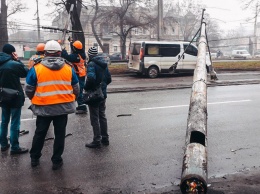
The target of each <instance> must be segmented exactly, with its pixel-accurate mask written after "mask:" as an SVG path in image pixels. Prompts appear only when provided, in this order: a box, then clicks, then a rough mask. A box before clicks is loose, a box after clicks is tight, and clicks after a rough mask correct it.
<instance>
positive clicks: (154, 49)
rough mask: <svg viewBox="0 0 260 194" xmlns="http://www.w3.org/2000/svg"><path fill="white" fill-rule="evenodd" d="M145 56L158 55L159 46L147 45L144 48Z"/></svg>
mask: <svg viewBox="0 0 260 194" xmlns="http://www.w3.org/2000/svg"><path fill="white" fill-rule="evenodd" d="M145 55H155V56H158V55H159V45H158V44H156V45H153V44H147V45H146V46H145Z"/></svg>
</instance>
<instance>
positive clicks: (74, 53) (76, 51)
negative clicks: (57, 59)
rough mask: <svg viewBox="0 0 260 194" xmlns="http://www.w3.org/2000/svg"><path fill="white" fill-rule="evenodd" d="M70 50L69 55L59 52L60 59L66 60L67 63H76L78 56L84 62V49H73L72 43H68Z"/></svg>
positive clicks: (64, 51)
mask: <svg viewBox="0 0 260 194" xmlns="http://www.w3.org/2000/svg"><path fill="white" fill-rule="evenodd" d="M70 48H71V50H72V53H71V54H68V52H67V51H66V50H65V49H63V50H62V51H61V57H63V58H64V59H66V60H67V61H69V62H71V63H78V62H79V61H80V58H79V55H80V56H81V58H82V59H83V60H86V58H87V57H86V54H85V51H84V49H80V50H79V49H74V47H73V46H72V42H71V43H70Z"/></svg>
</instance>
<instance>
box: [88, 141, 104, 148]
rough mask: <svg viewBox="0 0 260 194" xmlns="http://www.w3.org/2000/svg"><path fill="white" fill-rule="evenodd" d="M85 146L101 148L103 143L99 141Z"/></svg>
mask: <svg viewBox="0 0 260 194" xmlns="http://www.w3.org/2000/svg"><path fill="white" fill-rule="evenodd" d="M85 146H86V147H87V148H101V143H100V142H97V141H93V142H91V143H87V144H86V145H85Z"/></svg>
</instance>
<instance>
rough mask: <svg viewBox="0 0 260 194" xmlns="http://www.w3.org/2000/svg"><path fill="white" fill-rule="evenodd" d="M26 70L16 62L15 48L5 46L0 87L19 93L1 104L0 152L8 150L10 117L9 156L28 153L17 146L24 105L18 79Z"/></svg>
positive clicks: (18, 61)
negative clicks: (9, 100) (8, 138)
mask: <svg viewBox="0 0 260 194" xmlns="http://www.w3.org/2000/svg"><path fill="white" fill-rule="evenodd" d="M27 73H28V68H27V67H25V65H24V64H23V63H22V62H21V61H20V60H18V56H17V54H16V51H15V48H14V47H13V46H12V45H11V44H5V45H4V47H3V52H1V53H0V86H1V87H3V88H10V89H14V90H18V91H19V95H17V97H16V98H15V99H14V100H13V101H12V102H11V103H4V102H1V103H0V106H1V108H2V123H1V130H0V143H1V151H2V152H4V151H6V150H8V148H9V147H10V144H9V143H8V140H7V131H8V125H9V121H10V117H11V127H10V143H11V154H23V153H26V152H28V149H26V148H22V147H20V145H19V141H18V139H19V132H20V118H21V111H22V106H23V105H24V101H25V97H24V92H23V88H22V86H21V83H20V78H24V77H26V75H27Z"/></svg>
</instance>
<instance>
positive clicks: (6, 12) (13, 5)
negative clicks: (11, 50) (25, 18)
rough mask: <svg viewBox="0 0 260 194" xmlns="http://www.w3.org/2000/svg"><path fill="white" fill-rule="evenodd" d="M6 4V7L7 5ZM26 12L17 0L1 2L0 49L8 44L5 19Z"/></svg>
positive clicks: (2, 0) (3, 0)
mask: <svg viewBox="0 0 260 194" xmlns="http://www.w3.org/2000/svg"><path fill="white" fill-rule="evenodd" d="M7 3H8V5H7ZM24 10H26V7H25V6H24V5H23V3H22V2H21V1H19V0H1V13H0V32H1V36H0V48H2V47H3V45H4V44H6V43H8V25H7V18H8V17H9V16H11V15H13V14H16V13H17V12H21V11H24Z"/></svg>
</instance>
